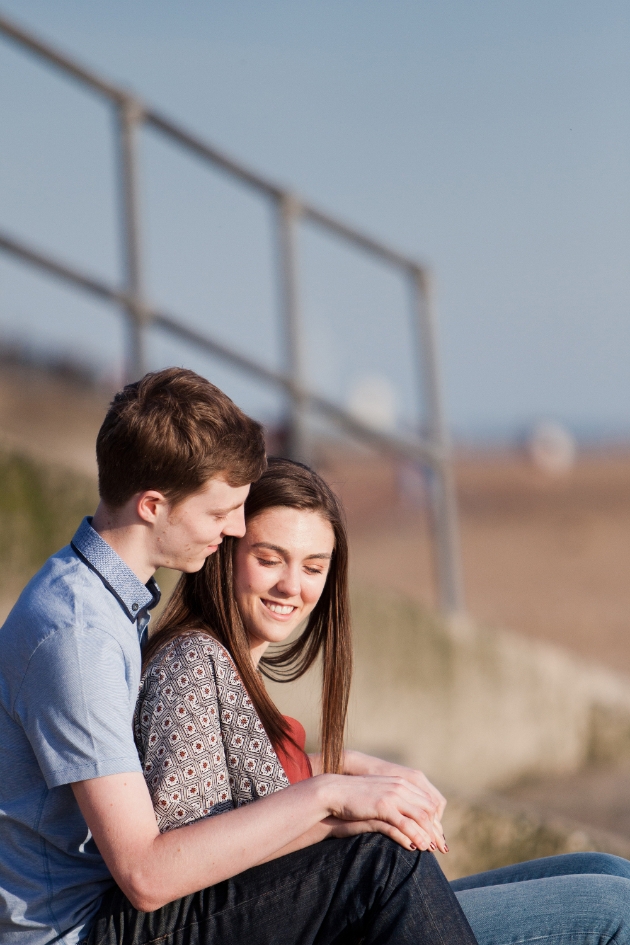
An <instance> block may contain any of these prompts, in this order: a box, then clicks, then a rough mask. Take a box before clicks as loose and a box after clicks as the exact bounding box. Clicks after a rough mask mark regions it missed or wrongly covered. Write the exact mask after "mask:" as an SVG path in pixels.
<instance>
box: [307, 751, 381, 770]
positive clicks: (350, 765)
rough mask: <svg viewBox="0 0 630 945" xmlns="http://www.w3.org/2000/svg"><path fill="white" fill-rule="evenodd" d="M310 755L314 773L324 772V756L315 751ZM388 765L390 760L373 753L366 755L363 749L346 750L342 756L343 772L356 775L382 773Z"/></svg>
mask: <svg viewBox="0 0 630 945" xmlns="http://www.w3.org/2000/svg"><path fill="white" fill-rule="evenodd" d="M308 757H309V760H310V762H311V768H312V769H313V774H314V775H317V774H323V771H322V756H321V755H320V754H319V753H315V754H312V755H310V754H309V756H308ZM387 765H388V762H386V761H382V760H381V759H380V758H374V757H373V756H372V755H365V754H363V752H362V751H352V750H346V751H344V753H343V757H342V764H341V773H342V774H354V775H357V774H380V773H381V770H384V769H385V768H386V767H387Z"/></svg>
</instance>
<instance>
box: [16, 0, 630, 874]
mask: <svg viewBox="0 0 630 945" xmlns="http://www.w3.org/2000/svg"><path fill="white" fill-rule="evenodd" d="M1 13H2V15H4V16H6V17H7V18H8V19H10V20H11V21H12V22H15V23H17V24H18V25H19V26H20V27H21V28H23V29H24V30H26V31H27V32H29V31H32V32H33V33H34V34H35V35H36V36H38V37H40V38H41V39H42V40H44V41H46V42H49V43H50V44H52V45H53V46H54V47H56V48H58V49H60V50H62V51H65V52H66V53H68V54H69V55H71V56H72V57H75V58H76V59H77V60H78V61H80V62H81V63H83V64H85V65H86V67H88V68H90V69H92V70H94V71H95V72H96V73H97V74H99V75H102V76H104V77H105V78H106V79H107V80H109V81H111V82H112V83H114V84H115V85H116V86H119V87H121V88H122V89H124V90H127V91H130V92H133V93H134V94H135V95H136V96H137V97H138V98H139V99H140V100H141V101H142V102H145V103H147V104H148V105H150V106H155V108H156V109H157V110H158V111H159V113H160V114H163V115H168V116H169V118H171V119H172V120H173V121H174V122H175V123H176V124H177V125H179V126H181V127H182V128H185V129H187V130H189V131H190V132H191V133H192V134H194V135H196V136H197V137H199V138H200V139H202V140H204V141H209V142H211V144H212V145H214V146H215V147H216V148H218V149H219V150H220V151H224V152H225V153H227V154H229V155H231V156H232V157H233V158H234V159H235V160H237V161H238V162H241V163H242V164H243V165H245V166H246V167H249V168H254V169H255V170H256V172H258V173H259V174H260V175H262V177H263V178H264V179H269V180H270V181H272V182H279V184H280V185H281V186H282V187H286V188H287V190H288V191H290V192H295V193H298V194H300V195H301V196H303V197H304V198H305V199H306V200H308V201H309V204H310V205H313V206H316V207H318V208H321V209H322V212H324V213H330V214H331V215H332V216H333V217H334V218H336V219H340V220H342V221H345V222H346V223H348V224H349V225H350V226H351V227H354V228H356V230H357V231H358V232H359V233H367V234H370V235H371V236H373V237H374V238H375V239H376V240H378V241H380V243H382V244H383V245H384V246H386V247H391V248H392V251H393V252H394V253H396V252H399V253H400V254H402V256H403V257H404V259H405V260H411V261H412V262H413V264H414V265H415V261H418V265H419V266H420V267H421V268H420V270H418V271H419V272H421V273H422V274H426V273H428V272H429V270H430V271H431V273H432V275H433V280H432V281H433V296H432V300H433V301H432V304H433V314H434V315H437V347H436V348H435V352H436V360H435V362H434V361H432V360H431V359H430V358H429V360H428V361H427V360H426V358H427V347H429V348H430V347H431V346H430V345H428V346H427V339H426V337H425V336H423V335H422V333H420V335H419V334H418V320H417V312H416V313H414V304H415V296H413V293H411V292H410V285H409V282H408V279H407V276H408V274H409V273H408V272H407V270H405V271H403V272H402V273H401V271H400V267H397V266H396V265H394V266H392V265H390V264H389V262H388V261H387V260H386V259H383V257H382V256H379V255H378V254H377V255H374V254H370V253H367V254H366V253H364V252H363V251H362V250H361V249H360V247H358V246H357V245H356V243H355V244H353V243H349V242H347V241H345V240H343V239H338V238H337V237H336V236H335V235H334V234H332V235H331V233H330V232H328V231H327V230H325V229H323V228H322V227H321V226H318V225H315V223H314V222H313V220H312V219H305V220H303V221H302V222H301V223H300V226H299V233H296V235H295V238H296V241H297V250H298V267H297V272H298V274H299V306H298V308H299V320H300V326H301V354H300V378H299V379H300V383H302V384H303V385H304V387H305V388H306V389H308V390H309V391H312V392H314V393H315V394H316V395H318V396H320V397H322V398H325V399H326V401H327V402H329V403H330V404H331V405H333V406H334V407H336V408H339V409H340V410H341V411H344V412H345V413H346V414H347V416H348V417H350V418H353V419H354V421H355V422H356V423H357V424H359V425H360V426H361V427H362V428H363V429H364V430H367V431H370V430H371V431H373V433H374V435H375V437H376V438H377V439H378V437H380V438H381V441H380V445H381V446H383V444H386V443H387V442H390V443H391V442H392V441H394V440H395V441H396V442H397V443H399V444H403V445H405V448H407V447H408V455H407V454H406V455H405V456H403V454H402V453H398V454H396V456H393V454H392V451H391V450H386V451H385V452H383V450H382V449H374V448H373V445H372V446H369V445H368V443H367V439H369V437H368V438H367V439H366V437H365V436H364V437H363V438H361V437H358V438H357V437H356V436H355V437H353V438H351V439H349V438H348V437H347V436H346V435H345V434H344V432H343V430H342V429H341V428H339V426H338V425H335V424H334V423H332V422H331V420H330V417H328V418H326V416H324V417H322V416H321V415H317V416H316V415H314V414H312V413H310V414H308V415H306V416H305V418H303V421H304V425H305V441H304V442H305V443H307V449H308V459H309V460H310V461H311V462H313V464H314V465H316V466H317V468H318V469H320V471H321V472H322V473H323V474H324V475H325V476H326V477H327V478H328V479H329V481H330V482H331V483H332V484H333V486H334V487H335V488H336V490H337V491H338V492H339V494H340V495H341V496H342V498H343V500H344V502H345V505H346V509H347V514H348V522H349V528H350V535H351V543H352V548H351V554H352V580H353V597H354V612H355V625H356V647H357V674H356V683H355V694H354V701H353V708H352V714H351V720H350V727H349V741H350V742H351V743H352V744H354V745H356V747H361V748H364V749H366V750H371V751H377V752H380V753H381V754H386V755H387V756H388V757H392V758H396V759H400V760H403V761H406V762H407V763H410V764H416V765H419V766H422V767H423V768H424V769H425V770H426V771H427V773H428V774H429V775H430V776H432V777H433V778H434V779H435V780H436V781H437V782H438V784H439V785H440V787H442V788H443V790H448V791H449V793H450V796H452V798H453V801H452V804H451V814H450V817H451V825H450V827H449V834H450V835H449V845H450V846H451V849H452V850H453V855H452V857H451V862H450V864H447V865H448V869H449V870H450V873H451V875H456V874H458V873H461V872H466V871H469V870H471V869H477V868H484V867H486V866H494V865H500V864H501V863H504V862H510V861H513V860H515V859H519V858H521V859H522V858H525V857H527V856H533V855H544V854H545V853H553V852H562V851H564V850H570V849H586V848H588V849H608V850H611V851H613V852H618V853H621V854H622V855H628V854H629V853H630V768H629V767H628V766H629V764H630V633H629V631H630V582H629V580H628V576H629V574H630V371H629V370H628V360H629V356H630V320H629V319H628V311H629V308H630V269H629V263H628V260H629V259H630V212H629V211H630V183H629V181H630V175H629V173H628V171H629V162H630V122H629V121H628V118H629V117H630V116H629V115H628V109H629V106H628V102H629V101H630V97H629V95H628V93H629V92H630V65H629V59H628V55H627V49H628V43H629V40H630V10H629V8H628V6H627V4H625V3H622V2H620V0H610V2H605V3H595V2H592V0H572V2H568V0H567V2H563V0H557V2H555V3H554V4H548V3H543V2H539V0H530V2H528V3H527V4H524V3H510V4H508V3H501V2H493V0H486V2H484V3H483V4H469V3H466V2H464V0H446V2H440V3H437V2H410V0H409V2H408V0H392V2H390V3H388V4H386V5H384V4H380V3H377V2H375V0H361V2H360V3H359V2H358V0H344V2H343V3H333V2H329V0H322V2H319V3H317V4H310V5H308V4H303V3H297V2H295V0H293V2H291V0H267V2H266V3H265V4H264V5H260V4H255V3H253V2H251V0H241V2H239V3H227V2H224V0H218V2H215V3H210V4H209V3H205V2H201V0H189V2H188V3H187V4H186V5H185V6H184V7H182V6H181V5H176V4H174V3H172V2H167V0H152V2H151V3H149V2H148V0H136V2H134V3H133V4H128V3H123V2H121V0H110V2H109V3H108V4H106V5H103V4H101V5H96V4H85V3H82V2H79V0H57V2H56V3H55V4H50V3H47V2H46V0H1ZM0 128H1V129H2V131H1V141H2V146H1V148H0V231H1V232H2V233H4V234H8V235H9V236H10V237H11V238H12V239H14V240H16V241H18V242H21V243H22V244H28V245H29V246H31V247H34V248H35V249H36V250H38V251H40V252H41V253H43V254H48V255H50V256H52V257H54V258H55V259H58V260H61V261H62V262H64V263H66V264H67V265H69V266H72V267H74V268H76V269H77V270H79V271H80V272H85V273H89V274H91V276H93V277H94V279H96V280H101V281H102V282H104V283H107V284H111V285H112V286H121V285H125V281H127V284H128V282H129V273H128V264H127V263H128V260H127V258H126V257H125V254H124V240H122V241H121V206H120V193H119V165H120V156H119V153H118V145H117V138H116V125H115V115H114V110H113V109H112V107H111V104H110V103H109V102H107V101H106V100H104V99H103V98H102V97H98V96H96V95H94V93H93V92H92V91H90V90H89V89H87V88H85V87H83V86H81V85H79V84H77V83H76V82H75V81H74V80H72V79H69V78H68V77H67V76H66V75H64V74H62V72H60V71H59V70H55V69H54V68H51V67H50V66H48V65H46V64H44V63H43V62H42V61H41V60H39V59H37V58H35V57H34V56H33V55H32V54H30V53H29V52H27V51H25V50H24V48H22V47H20V46H19V45H16V44H15V43H13V42H11V41H10V39H9V38H8V37H7V36H6V35H5V36H2V35H0ZM137 149H138V150H137V160H138V169H139V175H138V193H137V197H138V211H139V212H138V218H139V223H140V242H139V245H140V246H141V250H142V282H143V297H144V298H145V299H146V300H147V304H150V305H154V306H157V307H158V308H159V309H160V310H162V311H167V312H169V313H171V312H172V313H175V314H176V315H177V318H178V319H179V320H180V322H181V323H182V324H183V325H185V326H186V327H187V328H189V329H190V330H191V331H192V332H198V333H202V334H204V335H205V336H207V337H209V338H211V339H213V340H214V341H216V342H218V343H220V344H223V345H226V346H227V347H229V348H230V349H232V350H233V351H235V352H236V353H237V354H239V355H241V356H243V357H244V358H249V359H251V360H254V361H256V362H257V363H259V364H260V365H262V366H263V369H264V370H267V371H268V372H271V373H273V372H276V373H283V372H286V371H287V369H288V368H290V367H291V357H292V354H291V351H290V350H288V348H290V344H288V342H287V334H286V323H285V321H283V314H282V310H283V285H282V272H281V271H279V268H278V254H279V247H278V229H277V219H276V216H275V215H274V214H275V210H274V206H271V205H270V203H269V200H268V199H267V197H266V196H265V195H264V194H263V195H261V194H260V193H259V192H258V191H256V190H255V189H252V188H248V187H246V186H243V185H242V184H241V183H239V181H237V180H235V179H233V178H231V177H230V176H228V175H226V174H225V173H224V172H223V171H221V170H220V169H218V170H217V169H216V168H214V167H212V166H211V165H209V164H206V163H202V162H201V161H200V160H199V159H198V157H196V156H195V155H194V154H192V153H190V152H186V151H184V150H182V149H181V148H179V147H177V146H175V145H174V144H173V142H172V141H170V140H169V139H167V138H165V137H164V136H163V135H160V134H158V133H157V132H156V129H155V127H152V126H145V127H144V128H142V129H141V130H139V133H138V140H137ZM403 269H404V267H403ZM414 271H415V270H414ZM285 275H286V273H285ZM284 290H286V285H285V286H284ZM416 301H417V300H416ZM285 314H286V313H285ZM423 358H424V360H423ZM144 363H145V365H146V367H147V368H148V369H157V368H161V367H164V366H166V365H170V364H182V365H185V366H187V367H191V368H193V369H195V370H197V371H199V372H200V373H202V374H204V375H205V376H207V377H209V378H210V379H211V380H212V381H213V382H214V383H216V384H218V385H219V386H220V387H222V388H223V389H224V390H225V391H226V392H227V393H228V394H229V395H230V396H231V397H232V398H233V399H234V400H235V401H236V402H237V403H238V404H239V405H240V406H241V407H243V409H245V410H246V411H247V412H249V413H251V414H252V415H253V416H255V417H257V418H258V419H260V420H261V421H262V422H263V423H264V424H265V426H266V429H267V431H268V437H269V445H270V449H271V450H272V451H282V450H286V449H288V448H289V445H290V444H289V439H290V433H291V409H290V404H289V402H288V400H287V397H286V394H285V393H283V391H282V387H281V386H280V387H279V386H278V385H277V384H273V383H267V382H263V381H261V380H260V379H256V378H254V377H253V376H251V375H250V374H248V373H246V372H244V371H243V370H239V369H237V368H236V367H234V366H233V365H232V366H231V365H230V364H229V363H228V362H226V360H225V359H222V358H219V357H216V356H212V355H209V354H208V353H207V352H204V351H203V350H202V348H201V347H200V346H199V345H198V344H195V343H194V342H193V343H191V342H186V341H184V340H182V339H178V338H174V337H173V336H172V335H169V334H167V333H165V332H163V331H158V330H155V329H151V330H149V331H148V332H147V333H146V348H145V351H144ZM436 364H437V365H438V366H439V371H438V374H439V375H441V382H440V380H439V377H438V379H437V380H438V382H437V387H435V386H434V389H437V390H439V391H440V392H441V395H442V398H443V403H444V414H445V417H446V427H445V428H440V429H437V430H436V429H435V428H434V425H433V424H432V418H433V419H434V418H435V417H434V413H435V412H434V411H433V413H432V409H431V404H428V403H427V391H428V392H429V395H428V399H429V400H430V399H431V398H430V394H431V384H430V383H429V384H428V386H427V373H429V374H430V373H431V369H432V368H433V367H435V366H436ZM129 372H130V363H129V331H128V327H127V325H126V322H125V318H124V315H123V314H121V310H120V308H119V307H117V306H116V305H112V304H110V303H109V302H106V301H105V300H98V299H96V298H95V297H93V296H90V295H86V294H85V293H82V292H79V291H77V290H76V289H75V288H74V287H72V286H70V285H69V284H67V283H64V282H63V281H60V280H58V279H57V280H55V279H54V278H51V277H50V275H48V274H46V273H44V272H43V271H41V270H36V269H34V268H32V267H30V266H28V265H26V264H25V263H24V261H23V260H21V259H19V258H18V257H16V256H15V254H10V253H6V252H0V448H1V455H0V459H1V462H0V482H1V483H2V488H1V489H0V518H1V521H2V534H3V539H2V542H1V543H0V561H1V562H2V574H1V576H0V607H1V608H2V611H3V614H6V613H7V612H8V609H9V608H10V607H11V606H12V603H13V601H14V600H15V597H16V595H17V594H18V593H19V590H20V588H21V586H22V585H23V583H24V582H25V580H26V579H27V578H28V577H29V576H30V575H31V574H32V573H33V572H34V570H35V569H36V568H37V567H38V566H39V564H40V563H41V561H42V560H44V559H45V557H46V556H47V555H48V554H49V553H51V552H52V551H54V550H56V548H57V547H59V546H60V545H61V544H63V543H64V542H65V541H67V540H68V538H69V537H70V536H71V535H72V533H73V531H74V528H75V526H76V522H77V521H78V519H79V518H80V516H81V515H83V514H87V513H89V512H90V511H91V509H92V507H93V505H94V502H95V496H96V491H95V462H94V438H95V435H96V431H97V430H98V427H99V424H100V422H101V419H102V416H103V413H104V410H105V408H106V405H107V403H108V400H109V398H110V397H111V394H112V392H113V391H115V390H116V389H117V388H118V387H119V386H120V384H121V383H123V382H124V380H125V379H126V378H127V377H128V376H129ZM433 406H434V405H433ZM449 440H450V441H452V444H453V450H452V463H451V460H450V458H448V457H450V455H451V454H450V453H448V444H449ZM425 441H426V442H432V443H434V444H437V445H438V446H440V448H443V449H444V450H445V451H446V452H445V453H444V455H445V456H447V454H448V456H447V459H448V461H447V467H448V469H447V473H448V474H447V475H446V478H445V479H444V482H443V483H442V485H443V486H444V489H445V490H446V493H448V489H449V488H450V485H449V483H450V480H449V475H450V471H451V470H452V471H453V473H454V482H455V492H456V498H457V502H456V512H457V514H456V521H455V528H454V529H451V532H450V539H449V540H450V542H451V547H450V552H451V553H452V554H454V555H455V558H456V559H457V560H456V562H455V565H456V569H457V568H460V569H461V576H462V580H461V588H460V589H458V593H457V594H456V595H455V597H456V598H457V600H454V598H453V596H452V595H451V599H450V604H451V606H449V600H448V599H447V600H445V597H444V593H442V594H440V586H439V581H437V580H436V577H439V561H438V573H437V575H436V565H435V561H436V554H435V547H436V543H435V536H436V508H437V509H438V512H437V518H438V519H439V501H438V504H437V506H436V501H435V494H436V493H435V490H436V479H439V478H440V477H439V475H437V476H436V471H435V468H434V466H433V465H432V463H431V462H428V461H425V459H424V458H423V457H422V456H421V455H420V453H418V454H417V455H416V454H415V453H413V450H414V449H416V446H417V444H418V443H422V442H425ZM410 444H411V445H410ZM377 445H378V444H377ZM305 448H306V447H305ZM409 451H410V452H409ZM403 453H404V450H403ZM440 469H442V472H443V471H444V470H443V468H442V467H440ZM438 472H439V470H438ZM443 491H444V490H443ZM438 537H439V536H438ZM438 558H439V555H438ZM458 573H459V572H458ZM164 580H165V582H166V587H167V588H168V587H170V586H172V578H171V577H169V576H168V575H164ZM169 582H170V583H169ZM442 590H443V589H442ZM447 598H448V595H447ZM454 604H456V606H455V605H454ZM315 691H316V681H313V680H310V681H309V680H306V681H305V683H304V685H303V686H301V687H297V688H296V690H295V692H291V693H288V692H287V693H285V692H279V693H278V698H279V699H280V700H281V701H283V700H284V703H285V704H286V705H287V708H290V709H291V710H292V711H293V713H294V714H298V713H299V714H300V716H301V717H302V718H304V719H305V721H306V722H307V723H308V724H307V729H308V731H309V737H310V738H311V740H313V741H314V740H315V739H316V734H317V714H316V712H314V711H313V708H312V702H313V698H312V696H313V693H314V692H315ZM453 837H455V841H456V842H453V839H452V838H453Z"/></svg>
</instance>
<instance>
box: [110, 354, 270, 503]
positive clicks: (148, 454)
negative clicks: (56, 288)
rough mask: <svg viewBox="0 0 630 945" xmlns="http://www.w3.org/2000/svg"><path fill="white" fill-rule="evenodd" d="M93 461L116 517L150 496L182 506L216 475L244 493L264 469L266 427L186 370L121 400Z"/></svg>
mask: <svg viewBox="0 0 630 945" xmlns="http://www.w3.org/2000/svg"><path fill="white" fill-rule="evenodd" d="M96 459H97V463H98V484H99V493H100V496H101V499H102V500H103V502H104V503H105V504H106V505H108V506H109V507H110V508H113V509H116V508H120V507H121V506H123V505H124V504H125V503H126V502H128V500H129V499H130V498H131V497H132V496H134V495H135V494H136V493H138V492H144V491H145V490H147V489H156V490H158V491H159V492H162V493H163V494H164V495H165V496H166V498H167V499H169V501H171V502H179V501H180V500H181V499H184V498H186V496H188V495H191V494H192V493H193V492H196V491H197V489H200V488H201V487H202V486H203V485H204V483H205V482H207V481H208V479H210V478H211V477H212V476H216V475H218V474H223V475H224V476H225V478H226V480H227V482H228V483H229V484H230V485H231V486H244V485H247V483H249V482H254V481H255V480H256V479H258V478H259V476H260V475H261V474H262V472H263V471H264V469H265V467H266V458H265V443H264V438H263V431H262V427H261V425H260V424H259V423H257V422H256V421H255V420H252V419H250V417H247V416H246V415H245V414H244V413H243V412H242V410H239V408H238V407H237V406H236V404H234V403H233V402H232V401H231V400H230V398H229V397H228V396H227V395H226V394H224V393H223V391H220V390H219V388H218V387H215V386H214V384H211V383H210V381H207V380H206V379H205V378H203V377H200V376H199V375H198V374H195V372H194V371H188V370H186V369H184V368H167V369H166V370H164V371H156V372H154V373H150V374H145V376H144V377H143V378H142V380H140V381H136V382H135V383H133V384H127V386H126V387H125V388H123V390H121V391H119V392H118V393H117V394H116V396H115V397H114V399H113V401H112V402H111V404H110V407H109V410H108V411H107V415H106V417H105V419H104V421H103V425H102V426H101V429H100V430H99V433H98V437H97V439H96Z"/></svg>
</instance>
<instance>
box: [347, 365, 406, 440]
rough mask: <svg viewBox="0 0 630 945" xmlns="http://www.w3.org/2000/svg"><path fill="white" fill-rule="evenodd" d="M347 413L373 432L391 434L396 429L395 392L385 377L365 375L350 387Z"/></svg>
mask: <svg viewBox="0 0 630 945" xmlns="http://www.w3.org/2000/svg"><path fill="white" fill-rule="evenodd" d="M348 411H349V413H351V414H352V416H353V417H356V419H357V420H360V421H361V422H362V423H365V425H366V426H369V427H372V429H373V430H379V431H381V432H383V433H391V432H392V431H393V430H395V428H396V413H397V410H396V392H395V390H394V388H393V386H392V384H391V383H390V382H389V381H388V380H387V378H386V377H383V376H382V375H380V374H367V375H365V376H364V377H361V378H359V380H358V381H356V382H355V384H354V386H353V387H352V389H351V391H350V396H349V397H348Z"/></svg>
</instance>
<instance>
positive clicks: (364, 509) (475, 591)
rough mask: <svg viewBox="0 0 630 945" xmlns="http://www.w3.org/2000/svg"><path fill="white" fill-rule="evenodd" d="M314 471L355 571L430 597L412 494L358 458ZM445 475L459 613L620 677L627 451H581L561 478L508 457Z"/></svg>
mask: <svg viewBox="0 0 630 945" xmlns="http://www.w3.org/2000/svg"><path fill="white" fill-rule="evenodd" d="M324 469H325V470H326V472H327V475H328V477H329V478H330V480H331V482H333V484H334V485H335V487H336V488H337V489H338V491H339V493H340V494H341V495H342V496H343V498H344V502H345V504H346V508H347V510H348V519H349V524H350V533H351V539H352V564H353V571H354V573H355V574H356V575H357V577H359V578H360V579H363V580H368V581H370V582H375V583H378V584H384V585H387V586H390V587H396V588H399V589H400V590H402V591H404V592H405V593H407V594H410V595H412V596H413V597H415V598H417V599H420V600H422V601H425V602H427V603H433V602H434V600H435V584H434V579H433V569H432V558H431V543H430V534H429V528H428V517H427V514H426V509H425V508H423V507H422V502H421V500H422V492H421V491H420V490H419V489H416V490H415V491H411V492H410V489H409V483H408V481H406V479H405V476H401V473H400V471H396V470H395V469H394V468H393V467H392V466H391V465H389V464H385V463H379V462H374V461H372V462H370V461H369V460H368V459H367V458H362V459H357V461H356V462H348V461H347V460H346V461H345V462H343V463H342V462H341V461H340V460H337V462H335V461H334V460H332V459H331V460H329V461H328V464H327V466H326V465H324ZM456 477H457V488H458V500H459V513H460V531H461V545H462V558H463V570H464V581H465V590H466V599H467V605H468V608H469V610H470V612H471V614H472V615H473V616H474V617H475V618H477V619H479V620H481V621H483V622H484V623H487V624H489V625H492V626H505V627H509V628H511V629H514V630H518V631H519V632H521V633H524V634H527V635H529V636H533V637H537V638H540V639H544V640H548V641H550V642H553V643H556V644H558V645H561V646H564V647H567V648H569V649H572V650H573V651H575V652H577V653H579V654H580V655H581V656H583V657H585V658H586V659H588V660H594V661H597V662H601V663H604V664H606V665H608V666H610V667H613V668H615V669H619V670H623V671H625V672H628V673H630V450H628V451H627V452H624V451H621V450H615V451H613V450H610V451H608V452H605V453H585V454H583V455H582V456H581V457H580V458H579V460H578V462H577V464H576V466H575V468H574V469H573V470H572V471H571V472H570V473H569V474H567V475H565V476H563V477H561V478H550V477H548V476H545V475H543V474H542V473H540V472H538V471H537V470H536V469H535V468H533V467H532V465H531V464H530V463H529V461H528V460H527V459H526V457H525V456H521V455H520V454H518V453H516V452H513V453H509V452H504V453H500V452H494V453H477V454H468V455H465V456H460V457H459V458H458V460H457V464H456Z"/></svg>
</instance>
